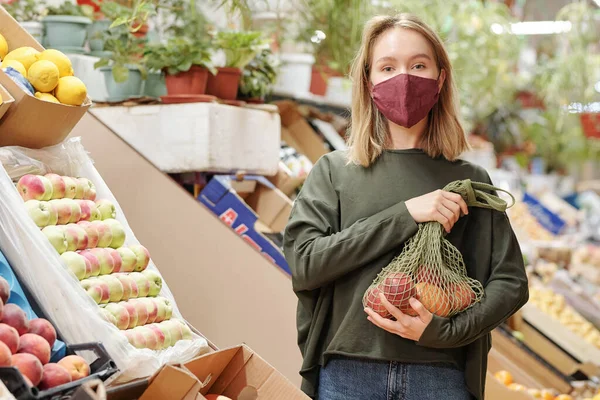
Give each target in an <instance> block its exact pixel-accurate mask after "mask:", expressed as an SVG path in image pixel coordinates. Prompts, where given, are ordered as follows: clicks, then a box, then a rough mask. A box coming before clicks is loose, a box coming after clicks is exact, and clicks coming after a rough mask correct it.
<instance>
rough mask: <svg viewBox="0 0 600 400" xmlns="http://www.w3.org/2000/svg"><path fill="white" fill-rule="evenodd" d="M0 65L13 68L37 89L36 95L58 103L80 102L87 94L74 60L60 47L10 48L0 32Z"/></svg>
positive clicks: (72, 103)
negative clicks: (75, 72)
mask: <svg viewBox="0 0 600 400" xmlns="http://www.w3.org/2000/svg"><path fill="white" fill-rule="evenodd" d="M0 60H1V61H2V63H1V64H0V68H2V69H4V68H9V67H10V68H12V69H14V70H15V71H17V72H18V73H20V74H21V75H23V77H24V78H26V79H27V80H28V81H29V83H30V84H31V86H33V88H34V89H35V97H36V98H38V99H40V100H44V101H48V102H51V103H57V104H66V105H69V106H80V105H82V104H83V103H84V102H85V99H86V98H87V88H86V86H85V84H84V83H83V82H82V81H81V79H79V78H77V77H75V76H73V75H74V73H73V65H72V64H71V60H69V58H68V57H67V56H66V55H65V54H63V53H62V52H60V51H58V50H52V49H48V50H44V51H38V50H36V49H34V48H33V47H27V46H26V47H19V48H17V49H14V50H13V51H10V52H9V51H8V43H7V41H6V39H5V38H4V37H3V36H2V35H1V34H0Z"/></svg>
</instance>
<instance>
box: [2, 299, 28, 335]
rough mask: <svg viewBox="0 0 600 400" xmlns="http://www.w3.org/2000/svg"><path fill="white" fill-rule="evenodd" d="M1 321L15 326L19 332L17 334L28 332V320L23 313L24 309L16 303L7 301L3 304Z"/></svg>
mask: <svg viewBox="0 0 600 400" xmlns="http://www.w3.org/2000/svg"><path fill="white" fill-rule="evenodd" d="M2 322H4V323H5V324H7V325H10V326H12V327H13V328H15V329H16V330H17V332H18V333H19V336H21V335H24V334H26V333H27V332H29V320H28V319H27V314H25V311H23V310H22V309H21V307H19V306H18V305H16V304H13V303H8V304H5V305H4V310H3V313H2Z"/></svg>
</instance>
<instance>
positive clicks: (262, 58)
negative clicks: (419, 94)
mask: <svg viewBox="0 0 600 400" xmlns="http://www.w3.org/2000/svg"><path fill="white" fill-rule="evenodd" d="M278 67H279V62H278V61H277V59H276V58H275V57H274V56H273V53H272V52H271V50H269V49H267V50H263V51H262V52H260V53H259V54H258V55H257V56H256V57H254V59H253V60H252V61H250V63H249V64H248V65H246V67H244V69H243V71H242V79H241V81H240V88H239V98H240V99H243V100H245V101H247V102H249V103H263V102H264V99H265V96H267V95H268V94H269V93H270V92H271V91H272V89H273V85H274V84H275V82H276V81H277V69H278Z"/></svg>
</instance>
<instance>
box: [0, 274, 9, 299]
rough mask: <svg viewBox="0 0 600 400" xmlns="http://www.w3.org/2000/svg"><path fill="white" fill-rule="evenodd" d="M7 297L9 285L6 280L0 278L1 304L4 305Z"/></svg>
mask: <svg viewBox="0 0 600 400" xmlns="http://www.w3.org/2000/svg"><path fill="white" fill-rule="evenodd" d="M9 297H10V285H9V284H8V281H7V280H6V279H4V278H3V277H1V276H0V299H2V304H6V302H7V301H8V298H9Z"/></svg>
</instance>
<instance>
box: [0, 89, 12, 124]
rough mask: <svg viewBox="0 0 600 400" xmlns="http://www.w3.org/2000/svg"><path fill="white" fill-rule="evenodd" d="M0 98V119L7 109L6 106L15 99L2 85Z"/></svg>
mask: <svg viewBox="0 0 600 400" xmlns="http://www.w3.org/2000/svg"><path fill="white" fill-rule="evenodd" d="M0 99H2V104H0V120H1V119H2V117H3V116H4V114H6V112H7V111H8V108H9V107H10V106H11V105H12V104H13V103H14V102H15V99H13V97H12V96H11V95H10V93H8V91H7V90H6V89H4V86H2V85H0Z"/></svg>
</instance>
